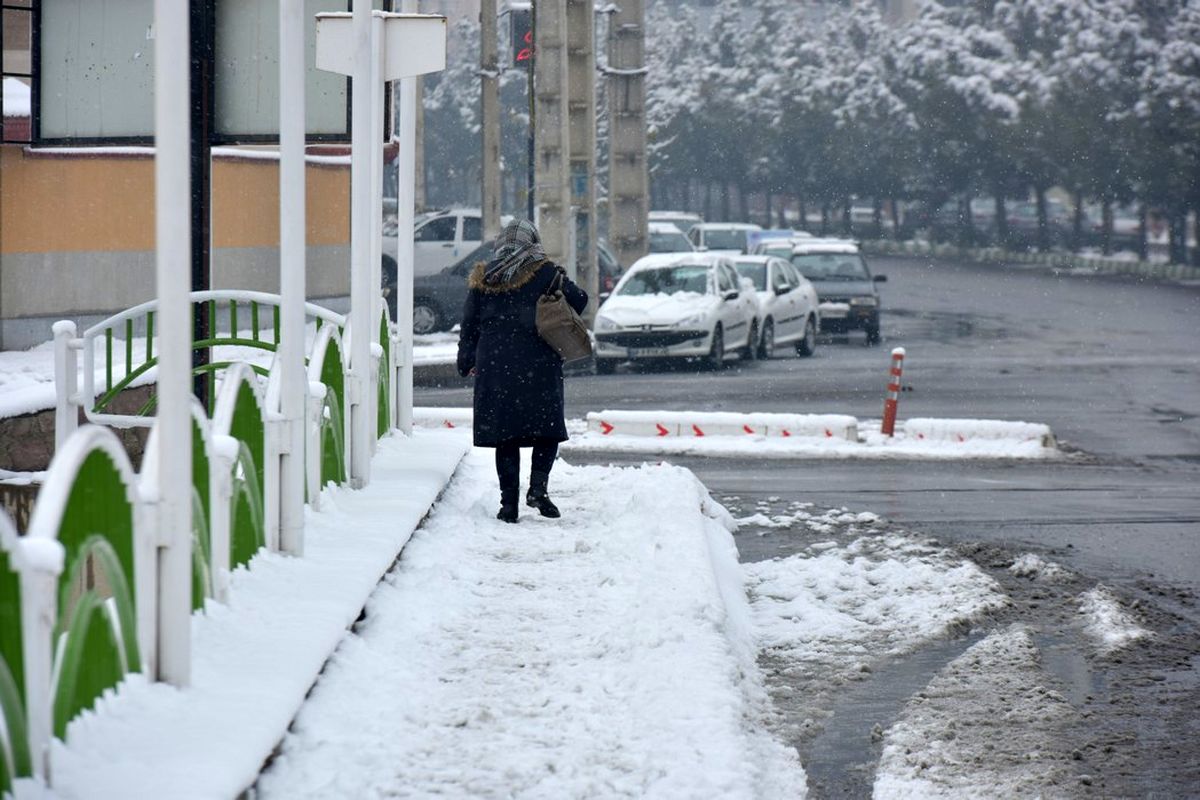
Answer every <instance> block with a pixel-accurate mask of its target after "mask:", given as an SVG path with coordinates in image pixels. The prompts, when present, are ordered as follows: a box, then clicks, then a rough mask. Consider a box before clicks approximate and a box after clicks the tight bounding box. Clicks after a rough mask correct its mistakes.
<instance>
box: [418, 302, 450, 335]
mask: <svg viewBox="0 0 1200 800" xmlns="http://www.w3.org/2000/svg"><path fill="white" fill-rule="evenodd" d="M442 328H443V323H442V312H441V309H439V308H438V307H437V306H436V305H435V304H434V303H433V301H431V300H427V299H425V298H424V297H421V298H418V299H416V300H414V301H413V333H415V334H416V335H418V336H423V335H425V334H427V333H434V332H435V331H440V330H442Z"/></svg>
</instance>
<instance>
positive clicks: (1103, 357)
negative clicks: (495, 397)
mask: <svg viewBox="0 0 1200 800" xmlns="http://www.w3.org/2000/svg"><path fill="white" fill-rule="evenodd" d="M872 266H873V269H874V271H875V272H876V273H883V274H886V275H887V276H888V282H887V283H885V284H883V285H882V286H881V287H880V288H881V294H882V297H883V336H884V342H883V345H882V346H879V347H867V346H865V344H864V343H863V340H862V336H861V334H852V335H850V336H848V337H834V338H827V339H823V340H822V342H821V346H820V347H819V348H818V350H817V354H816V355H815V356H814V357H813V358H810V359H801V358H797V357H795V356H792V355H790V354H787V355H779V356H777V357H776V358H774V359H772V360H771V361H770V362H754V363H750V364H740V363H738V362H736V361H731V362H730V363H729V364H728V365H727V367H726V369H725V370H724V371H723V372H721V373H717V374H712V373H700V374H697V373H696V372H694V371H691V370H690V369H681V368H668V369H643V368H637V369H634V370H628V369H625V368H623V369H622V370H621V371H619V372H618V374H616V375H613V376H603V377H600V376H586V377H574V378H571V379H569V380H568V382H567V413H568V416H571V417H582V416H583V415H585V414H586V413H587V412H588V411H599V410H602V409H605V408H621V409H654V408H668V409H689V410H701V411H709V410H712V411H717V410H721V411H781V412H785V411H786V412H833V413H848V414H853V415H856V416H860V417H878V416H879V415H880V414H881V412H882V404H883V390H884V384H885V378H886V371H887V368H888V362H889V352H890V349H891V348H892V347H895V346H903V347H905V348H906V350H907V353H908V355H907V359H906V362H905V373H904V383H905V385H906V388H908V389H909V391H905V392H904V393H903V395H902V396H901V400H900V417H901V418H902V419H903V418H905V417H917V416H921V417H925V416H934V417H979V418H988V419H1007V420H1025V421H1030V422H1044V423H1047V424H1049V425H1050V427H1051V429H1052V430H1053V431H1054V432H1055V434H1056V435H1057V436H1058V437H1059V440H1060V442H1061V443H1062V444H1063V445H1064V447H1065V448H1066V449H1067V450H1068V451H1069V452H1070V454H1071V455H1070V457H1069V458H1068V459H1067V460H1065V461H1058V462H1054V463H1028V462H994V461H978V462H957V463H938V462H919V463H915V462H892V461H875V462H873V461H866V460H863V461H846V462H831V461H795V462H780V461H772V462H771V463H770V467H769V468H768V469H763V468H762V466H761V464H758V463H755V462H750V461H745V460H734V459H686V458H680V459H674V460H675V461H676V462H677V463H682V464H685V465H686V466H689V467H690V468H692V469H693V470H694V471H695V472H696V473H697V474H698V475H699V476H700V477H701V478H702V479H703V480H704V482H705V484H706V485H708V486H709V488H710V489H711V490H713V491H714V492H715V493H729V494H737V495H740V496H743V497H753V496H755V495H762V496H767V495H780V496H787V497H790V498H793V499H801V500H808V501H811V502H816V503H818V504H819V505H822V506H842V505H844V506H848V507H850V508H852V509H855V510H864V509H865V510H871V511H875V512H876V513H879V514H881V515H884V516H885V517H887V518H888V519H890V520H892V521H893V522H896V523H898V524H902V525H904V527H906V528H909V529H913V530H920V531H923V532H927V533H931V534H935V535H937V536H939V537H940V538H942V539H943V540H946V541H970V542H1004V543H1009V544H1014V545H1017V544H1028V545H1030V546H1031V547H1036V548H1039V549H1046V550H1047V551H1050V552H1054V553H1055V554H1056V555H1057V557H1058V558H1059V560H1060V561H1062V562H1063V563H1064V564H1066V565H1067V566H1070V567H1072V568H1074V569H1077V570H1080V571H1083V572H1086V573H1089V574H1092V575H1094V576H1096V577H1097V578H1098V579H1101V580H1105V581H1108V582H1111V583H1114V584H1119V585H1123V586H1126V587H1129V588H1131V589H1133V588H1137V587H1144V586H1145V585H1147V584H1148V583H1153V584H1158V583H1165V584H1168V585H1169V586H1171V587H1178V588H1181V589H1184V590H1185V591H1187V592H1189V593H1191V592H1200V335H1198V331H1200V287H1198V286H1182V285H1179V284H1164V283H1152V282H1139V281H1136V280H1133V279H1122V278H1111V277H1083V276H1077V275H1061V276H1056V275H1052V274H1047V273H1045V272H1041V271H1036V270H1032V269H1028V268H1018V267H1001V266H983V265H975V264H957V263H946V262H937V263H932V262H929V261H924V260H914V259H884V258H878V259H875V260H874V261H873V262H872ZM416 402H417V404H418V405H451V406H460V405H470V402H471V400H470V390H469V389H467V388H453V389H429V388H418V389H417V397H416ZM575 458H577V459H578V458H579V456H575ZM604 460H610V458H609V457H607V456H605V457H604ZM743 555H744V557H754V554H750V553H744V554H743ZM1179 610H1181V611H1183V610H1186V611H1189V612H1190V614H1189V615H1192V614H1195V613H1196V610H1195V608H1190V609H1179ZM1193 618H1194V617H1193Z"/></svg>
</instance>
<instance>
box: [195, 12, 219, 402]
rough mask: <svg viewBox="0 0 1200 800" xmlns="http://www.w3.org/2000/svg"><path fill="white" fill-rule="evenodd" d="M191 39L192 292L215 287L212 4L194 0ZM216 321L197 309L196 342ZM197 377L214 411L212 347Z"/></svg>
mask: <svg viewBox="0 0 1200 800" xmlns="http://www.w3.org/2000/svg"><path fill="white" fill-rule="evenodd" d="M189 6H190V13H191V28H190V43H189V52H190V53H191V83H190V87H191V114H190V124H191V135H192V154H191V171H192V195H191V197H192V199H191V209H192V210H191V214H192V234H191V247H192V280H191V288H192V291H193V292H202V291H205V290H207V289H211V288H212V268H211V266H212V158H211V147H210V143H211V142H212V127H211V126H212V108H213V95H214V93H215V88H214V76H213V61H214V60H215V55H214V53H213V48H214V42H213V40H214V39H215V37H216V17H215V16H214V11H213V8H212V3H208V2H204V0H191V2H190V3H189ZM215 324H216V320H212V319H209V318H208V305H207V304H201V305H199V306H197V307H196V312H195V318H194V319H193V320H192V337H193V340H194V341H197V342H199V341H203V340H205V339H207V338H208V336H209V331H210V330H212V326H213V325H215ZM191 359H192V367H193V377H192V392H193V393H194V394H195V395H196V397H197V398H199V400H200V403H201V404H202V405H203V406H204V407H205V408H206V409H208V410H209V411H210V412H211V411H212V409H211V408H210V402H209V401H210V400H211V397H212V391H213V376H212V374H211V373H208V372H204V371H200V370H199V369H198V368H199V367H203V366H206V365H207V364H208V362H209V360H210V350H209V348H207V347H204V348H195V349H193V350H192V354H191Z"/></svg>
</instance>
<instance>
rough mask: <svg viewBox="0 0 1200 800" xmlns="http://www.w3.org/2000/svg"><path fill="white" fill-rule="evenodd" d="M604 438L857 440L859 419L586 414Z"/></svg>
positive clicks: (842, 416) (685, 413) (590, 425)
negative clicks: (711, 437)
mask: <svg viewBox="0 0 1200 800" xmlns="http://www.w3.org/2000/svg"><path fill="white" fill-rule="evenodd" d="M587 427H588V431H590V432H595V433H598V434H600V435H602V436H655V437H683V438H699V437H704V436H733V437H742V438H750V437H757V438H787V437H801V438H810V439H812V438H815V439H832V440H838V441H848V442H857V441H858V420H857V419H856V418H854V417H851V416H848V415H845V414H767V413H761V414H736V413H726V412H708V413H705V412H695V411H601V412H599V413H597V412H592V413H590V414H588V415H587Z"/></svg>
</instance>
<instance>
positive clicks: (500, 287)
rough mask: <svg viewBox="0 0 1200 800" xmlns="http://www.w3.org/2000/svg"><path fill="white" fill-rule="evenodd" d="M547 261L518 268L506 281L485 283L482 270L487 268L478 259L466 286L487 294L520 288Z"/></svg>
mask: <svg viewBox="0 0 1200 800" xmlns="http://www.w3.org/2000/svg"><path fill="white" fill-rule="evenodd" d="M549 263H550V262H549V261H538V262H536V263H533V264H530V265H529V266H528V267H527V268H525V269H523V270H520V271H519V272H518V273H517V274H516V275H515V276H513V279H512V280H511V281H509V282H508V283H498V284H491V283H485V282H484V280H483V272H484V270H485V269H486V268H487V263H486V262H483V261H480V262H479V263H477V264H476V265H475V267H474V268H473V269H472V270H471V275H470V277H468V278H467V288H470V289H478V290H479V291H481V292H486V293H488V294H503V293H505V292H512V291H515V290H517V289H520V288H521V287H522V286H524V285H525V284H527V283H529V282H530V281H531V280H533V276H534V275H537V274H538V271H539V270H541V268H542V265H544V264H549Z"/></svg>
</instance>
